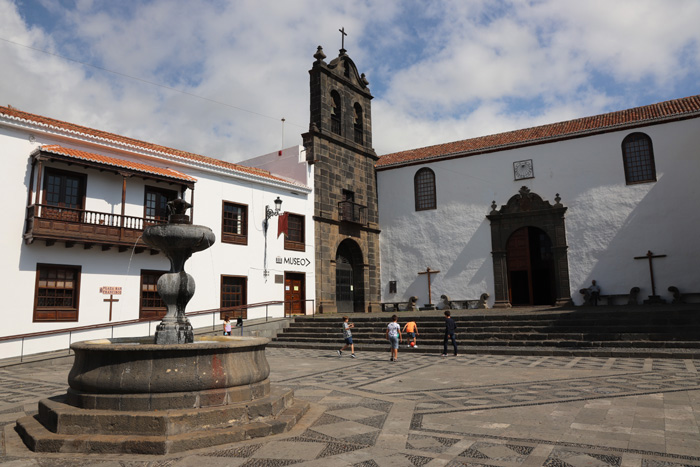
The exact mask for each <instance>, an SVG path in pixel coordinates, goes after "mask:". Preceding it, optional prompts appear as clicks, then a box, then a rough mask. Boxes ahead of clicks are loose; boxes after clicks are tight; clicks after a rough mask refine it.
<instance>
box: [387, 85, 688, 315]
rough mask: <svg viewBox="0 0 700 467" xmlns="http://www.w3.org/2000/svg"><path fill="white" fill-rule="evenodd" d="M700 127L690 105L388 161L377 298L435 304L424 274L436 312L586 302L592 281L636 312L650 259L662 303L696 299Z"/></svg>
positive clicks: (682, 102) (647, 286)
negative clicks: (445, 306) (439, 306)
mask: <svg viewBox="0 0 700 467" xmlns="http://www.w3.org/2000/svg"><path fill="white" fill-rule="evenodd" d="M699 117H700V96H693V97H688V98H684V99H677V100H674V101H669V102H664V103H660V104H655V105H650V106H646V107H640V108H635V109H630V110H624V111H620V112H613V113H609V114H606V115H599V116H595V117H589V118H582V119H578V120H573V121H568V122H562V123H555V124H551V125H544V126H540V127H536V128H530V129H525V130H516V131H512V132H507V133H502V134H496V135H490V136H484V137H480V138H473V139H468V140H464V141H458V142H453V143H446V144H441V145H437V146H431V147H426V148H420V149H415V150H410V151H404V152H400V153H395V154H388V155H385V156H383V157H381V158H380V160H379V162H378V163H377V182H378V183H377V184H378V187H379V188H378V197H379V219H380V226H381V231H382V233H381V266H382V267H381V271H382V301H383V302H400V301H407V300H408V299H409V297H411V296H414V295H415V296H418V297H419V304H424V303H428V283H427V275H425V274H423V275H419V274H418V272H419V271H425V270H426V268H428V267H429V268H431V270H434V271H435V270H439V271H440V272H439V273H437V274H432V275H431V285H432V287H431V292H432V302H433V303H437V302H438V301H439V298H440V296H441V295H442V294H446V295H448V296H449V297H450V298H451V299H453V300H465V299H477V298H479V296H480V295H481V294H482V293H484V292H486V293H488V294H489V295H490V298H489V304H490V305H491V306H493V305H496V306H509V305H510V304H513V305H518V304H521V305H526V304H553V303H566V302H568V301H569V300H573V302H574V303H575V304H581V303H582V301H583V297H582V295H581V294H580V293H579V290H580V289H582V288H584V287H588V286H589V285H590V284H591V281H592V280H594V279H595V280H597V281H598V284H599V285H600V286H601V289H602V291H601V293H602V294H604V295H605V294H623V293H629V291H630V289H631V288H632V287H639V288H640V289H641V292H640V294H639V300H640V302H641V301H642V300H643V299H647V298H648V296H650V295H652V290H651V288H652V285H651V276H650V268H649V260H647V259H646V258H643V259H635V258H636V257H640V256H644V255H645V254H647V252H649V251H651V252H652V253H653V255H665V256H664V257H659V258H653V260H652V266H653V273H654V279H655V289H656V290H655V291H656V295H658V296H660V298H661V299H664V300H666V301H667V302H669V301H671V299H672V297H671V294H670V292H669V291H668V287H669V286H675V287H677V288H678V289H679V290H680V291H681V292H700V280H698V278H699V277H700V273H698V264H700V248H699V247H698V243H697V237H698V234H699V233H700V212H699V211H698V209H697V207H696V205H695V200H697V199H700V183H698V180H700V149H698V148H700V118H699ZM522 187H525V189H524V190H523V191H522V192H521V190H522ZM540 197H541V198H542V200H544V201H543V202H542V201H541V200H540V199H539V198H540ZM492 203H493V205H492Z"/></svg>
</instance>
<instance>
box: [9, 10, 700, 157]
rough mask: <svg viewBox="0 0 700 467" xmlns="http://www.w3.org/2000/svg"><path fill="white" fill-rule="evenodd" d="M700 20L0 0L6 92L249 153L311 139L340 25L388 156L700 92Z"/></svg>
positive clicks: (92, 118)
mask: <svg viewBox="0 0 700 467" xmlns="http://www.w3.org/2000/svg"><path fill="white" fill-rule="evenodd" d="M699 20H700V0H614V1H613V0H586V1H580V0H443V1H438V0H405V1H403V0H352V1H347V0H346V1H342V2H341V1H336V0H197V1H191V0H119V1H114V0H0V105H12V106H13V107H16V108H18V109H20V110H24V111H27V112H31V113H35V114H39V115H43V116H46V117H51V118H56V119H59V120H64V121H67V122H71V123H75V124H79V125H85V126H88V127H91V128H95V129H99V130H104V131H109V132H113V133H117V134H120V135H125V136H129V137H132V138H137V139H141V140H144V141H148V142H151V143H156V144H161V145H164V146H168V147H172V148H176V149H181V150H185V151H189V152H194V153H197V154H203V155H206V156H209V157H215V158H218V159H223V160H228V161H231V162H238V161H241V160H244V159H248V158H251V157H255V156H258V155H261V154H266V153H269V152H273V151H276V150H278V149H281V148H282V147H290V146H293V145H295V144H301V134H302V133H304V132H305V131H306V130H307V129H308V124H309V75H308V70H309V69H310V68H311V66H312V63H313V61H314V58H313V55H314V53H315V52H316V48H317V46H319V45H321V46H322V47H323V50H324V53H325V54H326V55H327V57H328V58H327V59H326V61H327V62H330V61H331V60H332V59H333V58H334V57H336V56H337V54H338V49H340V47H341V33H340V31H339V29H340V28H344V30H345V32H346V33H347V36H346V37H345V49H347V53H348V55H349V56H350V57H351V58H352V60H353V61H354V62H355V64H356V65H357V67H358V70H359V72H360V73H365V75H366V77H367V79H368V80H369V83H370V84H369V88H370V91H371V93H372V95H373V96H374V99H373V100H372V109H371V112H372V137H373V146H374V149H375V151H376V152H377V154H379V155H382V154H388V153H392V152H397V151H402V150H406V149H413V148H418V147H423V146H429V145H433V144H439V143H445V142H449V141H457V140H462V139H467V138H471V137H476V136H482V135H488V134H494V133H500V132H503V131H509V130H515V129H520V128H527V127H531V126H536V125H541V124H547V123H555V122H559V121H564V120H569V119H573V118H579V117H585V116H591V115H597V114H601V113H606V112H611V111H615V110H622V109H628V108H631V107H636V106H640V105H647V104H652V103H656V102H662V101H665V100H669V99H675V98H680V97H687V96H692V95H696V94H700V28H698V27H697V24H698V21H699ZM283 118H284V120H285V121H284V123H283V122H282V119H283Z"/></svg>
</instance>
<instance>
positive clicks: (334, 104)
mask: <svg viewBox="0 0 700 467" xmlns="http://www.w3.org/2000/svg"><path fill="white" fill-rule="evenodd" d="M341 112H342V110H341V108H340V94H338V91H331V131H332V132H333V133H335V134H336V135H339V134H340V116H341Z"/></svg>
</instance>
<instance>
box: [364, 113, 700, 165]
mask: <svg viewBox="0 0 700 467" xmlns="http://www.w3.org/2000/svg"><path fill="white" fill-rule="evenodd" d="M693 117H700V110H693V111H689V112H683V113H675V114H672V115H665V116H663V117H650V118H645V119H640V120H634V121H627V122H623V123H617V124H611V125H605V126H599V127H596V128H588V129H585V130H579V131H572V132H569V133H561V134H558V135H553V136H543V137H541V138H532V139H527V140H521V141H515V142H512V143H503V144H495V145H491V146H484V147H481V148H475V149H468V150H463V151H452V152H448V153H443V154H436V155H433V156H425V157H419V158H415V159H408V160H401V161H396V162H390V163H387V164H383V165H379V164H376V165H375V168H376V169H377V170H386V169H393V168H398V167H403V166H408V165H417V164H422V163H428V162H434V161H437V160H441V159H454V158H458V157H468V156H472V155H477V154H484V153H490V152H497V151H501V150H505V149H513V148H517V147H521V146H533V145H537V144H544V143H547V142H553V141H558V140H562V139H573V138H578V137H583V136H589V135H593V134H597V133H607V132H610V131H617V130H622V129H625V128H633V127H638V126H644V125H646V124H661V123H666V122H669V121H675V120H679V119H688V118H693ZM515 131H518V130H515ZM501 134H503V133H501ZM489 136H495V135H489ZM464 141H467V140H464ZM456 142H459V141H456ZM380 160H381V158H380Z"/></svg>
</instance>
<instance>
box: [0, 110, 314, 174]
mask: <svg viewBox="0 0 700 467" xmlns="http://www.w3.org/2000/svg"><path fill="white" fill-rule="evenodd" d="M0 115H5V116H7V117H9V118H13V119H17V120H24V121H27V122H31V123H35V124H38V125H43V126H47V127H51V128H55V129H58V130H64V131H68V132H72V133H77V134H80V135H86V136H89V137H93V138H97V139H101V140H106V141H111V142H114V143H119V144H123V145H127V146H132V147H136V148H140V149H145V150H149V151H155V152H159V153H163V154H167V155H170V156H175V157H180V158H182V159H186V160H189V161H192V162H198V163H202V164H207V165H212V166H216V167H221V168H223V169H227V170H232V171H235V172H240V173H243V174H250V175H254V176H258V177H262V178H265V179H268V180H272V181H277V182H283V183H287V184H293V185H299V183H296V182H293V181H290V180H287V179H286V178H282V177H278V176H275V175H272V174H271V173H270V172H269V171H268V170H264V169H258V168H255V167H246V166H244V165H239V164H234V163H232V162H226V161H222V160H219V159H214V158H212V157H206V156H201V155H199V154H194V153H191V152H186V151H180V150H178V149H173V148H169V147H166V146H160V145H158V144H152V143H147V142H145V141H140V140H137V139H133V138H128V137H126V136H121V135H117V134H114V133H108V132H106V131H100V130H95V129H93V128H88V127H85V126H81V125H75V124H73V123H68V122H63V121H61V120H56V119H53V118H48V117H42V116H41V115H35V114H31V113H29V112H23V111H21V110H18V109H15V108H14V107H4V106H0ZM300 186H302V185H300Z"/></svg>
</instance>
